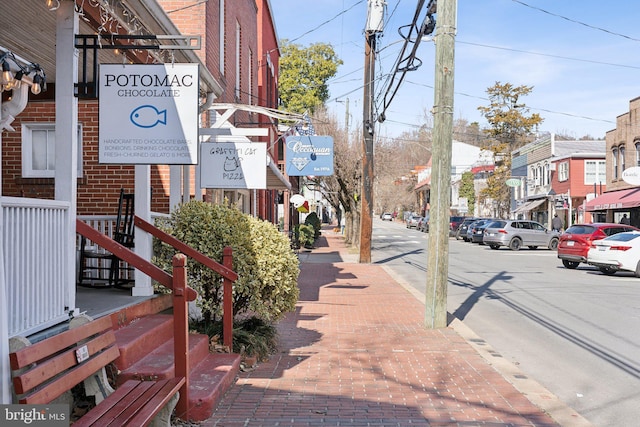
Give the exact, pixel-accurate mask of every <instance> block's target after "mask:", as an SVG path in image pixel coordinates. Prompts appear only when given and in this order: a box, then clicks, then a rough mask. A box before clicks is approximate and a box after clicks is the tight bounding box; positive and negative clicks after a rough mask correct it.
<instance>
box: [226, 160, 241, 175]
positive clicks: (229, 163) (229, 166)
mask: <svg viewBox="0 0 640 427" xmlns="http://www.w3.org/2000/svg"><path fill="white" fill-rule="evenodd" d="M239 167H240V162H239V161H238V158H237V157H226V158H225V159H224V170H225V172H232V171H234V170H236V169H238V168H239Z"/></svg>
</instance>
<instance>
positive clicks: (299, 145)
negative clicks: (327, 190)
mask: <svg viewBox="0 0 640 427" xmlns="http://www.w3.org/2000/svg"><path fill="white" fill-rule="evenodd" d="M285 142H286V147H287V148H286V153H285V155H286V160H287V175H289V176H310V175H313V176H327V175H333V138H331V137H330V136H310V135H296V136H288V137H287V138H286V140H285Z"/></svg>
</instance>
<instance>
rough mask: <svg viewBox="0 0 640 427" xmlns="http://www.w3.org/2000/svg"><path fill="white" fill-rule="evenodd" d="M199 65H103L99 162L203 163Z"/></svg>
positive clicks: (101, 67)
mask: <svg viewBox="0 0 640 427" xmlns="http://www.w3.org/2000/svg"><path fill="white" fill-rule="evenodd" d="M198 86H199V77H198V65H197V64H151V65H142V64H134V65H127V64H125V65H123V64H102V65H101V66H100V93H99V99H100V131H99V162H100V163H116V164H169V165H193V164H197V163H198Z"/></svg>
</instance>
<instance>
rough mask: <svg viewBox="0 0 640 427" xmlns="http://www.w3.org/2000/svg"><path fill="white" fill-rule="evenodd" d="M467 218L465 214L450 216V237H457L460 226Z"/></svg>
mask: <svg viewBox="0 0 640 427" xmlns="http://www.w3.org/2000/svg"><path fill="white" fill-rule="evenodd" d="M465 218H466V217H464V216H452V217H451V218H449V237H455V235H456V232H457V231H458V227H459V226H460V224H461V223H462V221H464V219H465Z"/></svg>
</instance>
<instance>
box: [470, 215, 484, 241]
mask: <svg viewBox="0 0 640 427" xmlns="http://www.w3.org/2000/svg"><path fill="white" fill-rule="evenodd" d="M487 219H488V218H477V219H476V220H475V221H473V222H471V223H469V226H468V227H467V236H466V237H467V238H466V239H464V241H465V242H470V241H471V237H472V236H473V229H474V228H475V227H476V225H480V224H483V222H481V221H486V220H487Z"/></svg>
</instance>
